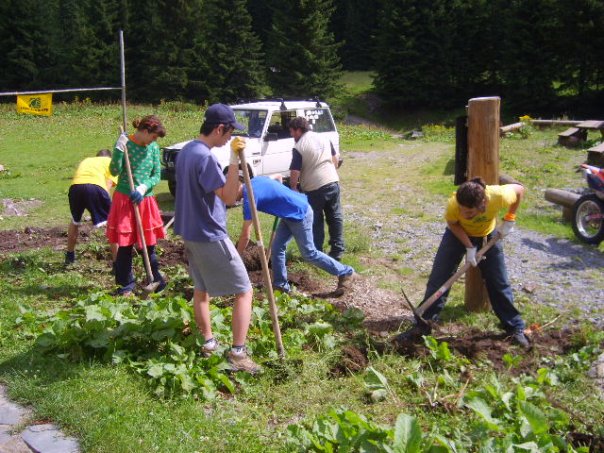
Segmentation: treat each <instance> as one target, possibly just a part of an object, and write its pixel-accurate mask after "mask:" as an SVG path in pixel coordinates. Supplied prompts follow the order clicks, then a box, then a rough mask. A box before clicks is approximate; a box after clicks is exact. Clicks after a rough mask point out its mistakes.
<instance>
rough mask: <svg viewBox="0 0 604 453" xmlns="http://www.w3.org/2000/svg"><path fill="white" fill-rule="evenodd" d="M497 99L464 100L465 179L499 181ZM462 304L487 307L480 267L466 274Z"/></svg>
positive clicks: (496, 182)
mask: <svg viewBox="0 0 604 453" xmlns="http://www.w3.org/2000/svg"><path fill="white" fill-rule="evenodd" d="M500 106H501V99H500V98H499V97H497V96H494V97H483V98H473V99H470V101H469V102H468V179H472V178H474V177H476V176H481V177H482V178H483V179H484V180H485V182H486V183H487V184H498V183H499V128H500V126H499V124H500ZM465 306H466V308H467V309H468V310H470V311H485V310H487V309H488V307H489V298H488V295H487V290H486V288H485V286H484V283H483V281H482V275H481V274H480V269H478V268H475V267H472V268H470V269H469V271H468V272H467V274H466V292H465Z"/></svg>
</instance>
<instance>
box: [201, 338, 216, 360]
mask: <svg viewBox="0 0 604 453" xmlns="http://www.w3.org/2000/svg"><path fill="white" fill-rule="evenodd" d="M219 347H220V343H218V341H216V339H215V338H210V339H209V340H208V341H206V342H205V343H204V344H203V346H202V347H201V353H202V354H203V356H204V357H210V356H211V355H212V354H214V353H216V351H217V350H218V348H219Z"/></svg>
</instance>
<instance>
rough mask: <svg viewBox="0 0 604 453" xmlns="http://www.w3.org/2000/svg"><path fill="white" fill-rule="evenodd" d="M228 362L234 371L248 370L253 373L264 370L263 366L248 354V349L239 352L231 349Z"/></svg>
mask: <svg viewBox="0 0 604 453" xmlns="http://www.w3.org/2000/svg"><path fill="white" fill-rule="evenodd" d="M227 362H229V365H231V370H232V371H247V372H248V373H251V374H256V373H259V372H260V371H262V367H260V365H258V364H257V363H255V362H254V361H253V360H252V359H250V356H248V355H247V351H243V352H241V353H239V354H238V353H236V352H233V350H230V351H229V354H228V356H227Z"/></svg>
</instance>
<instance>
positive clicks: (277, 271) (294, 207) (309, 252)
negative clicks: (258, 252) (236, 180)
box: [237, 176, 356, 297]
mask: <svg viewBox="0 0 604 453" xmlns="http://www.w3.org/2000/svg"><path fill="white" fill-rule="evenodd" d="M251 183H252V190H253V191H254V199H255V201H256V207H257V209H258V210H259V211H262V212H264V213H266V214H270V215H273V216H275V217H278V218H279V219H281V221H280V222H279V226H278V227H277V231H276V232H275V239H274V242H273V249H272V252H271V259H272V267H273V286H274V287H275V288H276V289H279V290H281V291H283V292H289V291H290V286H289V283H288V281H287V268H286V266H285V251H286V249H287V244H288V243H289V241H291V239H292V238H294V239H295V241H296V244H297V245H298V249H299V250H300V254H301V255H302V259H304V261H306V262H308V263H311V264H314V265H315V266H317V267H318V268H320V269H323V270H324V271H325V272H328V273H329V274H331V275H334V276H337V277H338V286H337V288H336V291H335V295H336V296H338V297H339V296H342V295H343V294H344V293H345V292H346V291H347V290H348V289H349V288H350V286H351V283H352V281H353V280H354V279H355V278H356V274H355V272H354V269H353V268H352V267H350V266H347V265H345V264H342V263H340V262H339V261H337V260H335V259H333V258H332V257H330V256H329V255H326V254H325V253H323V252H320V251H318V250H317V248H316V247H315V245H314V242H313V232H312V225H313V210H312V209H311V207H310V205H309V204H308V201H307V199H306V195H304V194H301V193H299V192H295V191H293V190H291V189H289V188H287V187H285V186H284V185H283V184H282V183H281V182H280V181H278V180H275V179H272V178H268V177H266V176H258V177H256V178H253V179H252V181H251ZM239 198H240V199H241V198H243V220H244V222H243V226H242V228H241V235H240V237H239V242H238V244H237V250H238V251H239V253H240V254H241V253H243V251H244V250H245V248H246V247H247V245H248V243H249V241H250V236H251V231H252V212H251V208H250V203H249V198H248V195H247V188H245V187H242V188H241V190H240V196H239Z"/></svg>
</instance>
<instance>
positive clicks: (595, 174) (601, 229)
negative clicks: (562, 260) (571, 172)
mask: <svg viewBox="0 0 604 453" xmlns="http://www.w3.org/2000/svg"><path fill="white" fill-rule="evenodd" d="M581 170H582V171H583V173H584V174H585V179H586V180H587V185H588V186H589V188H590V189H591V191H590V192H589V193H587V194H585V195H583V196H581V197H580V198H579V199H578V200H577V201H576V202H575V204H574V205H573V216H572V226H573V231H574V232H575V234H576V235H577V237H578V238H579V239H580V240H582V241H583V242H586V243H588V244H599V243H600V242H602V240H604V169H601V168H598V167H594V166H592V165H587V164H582V165H581Z"/></svg>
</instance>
